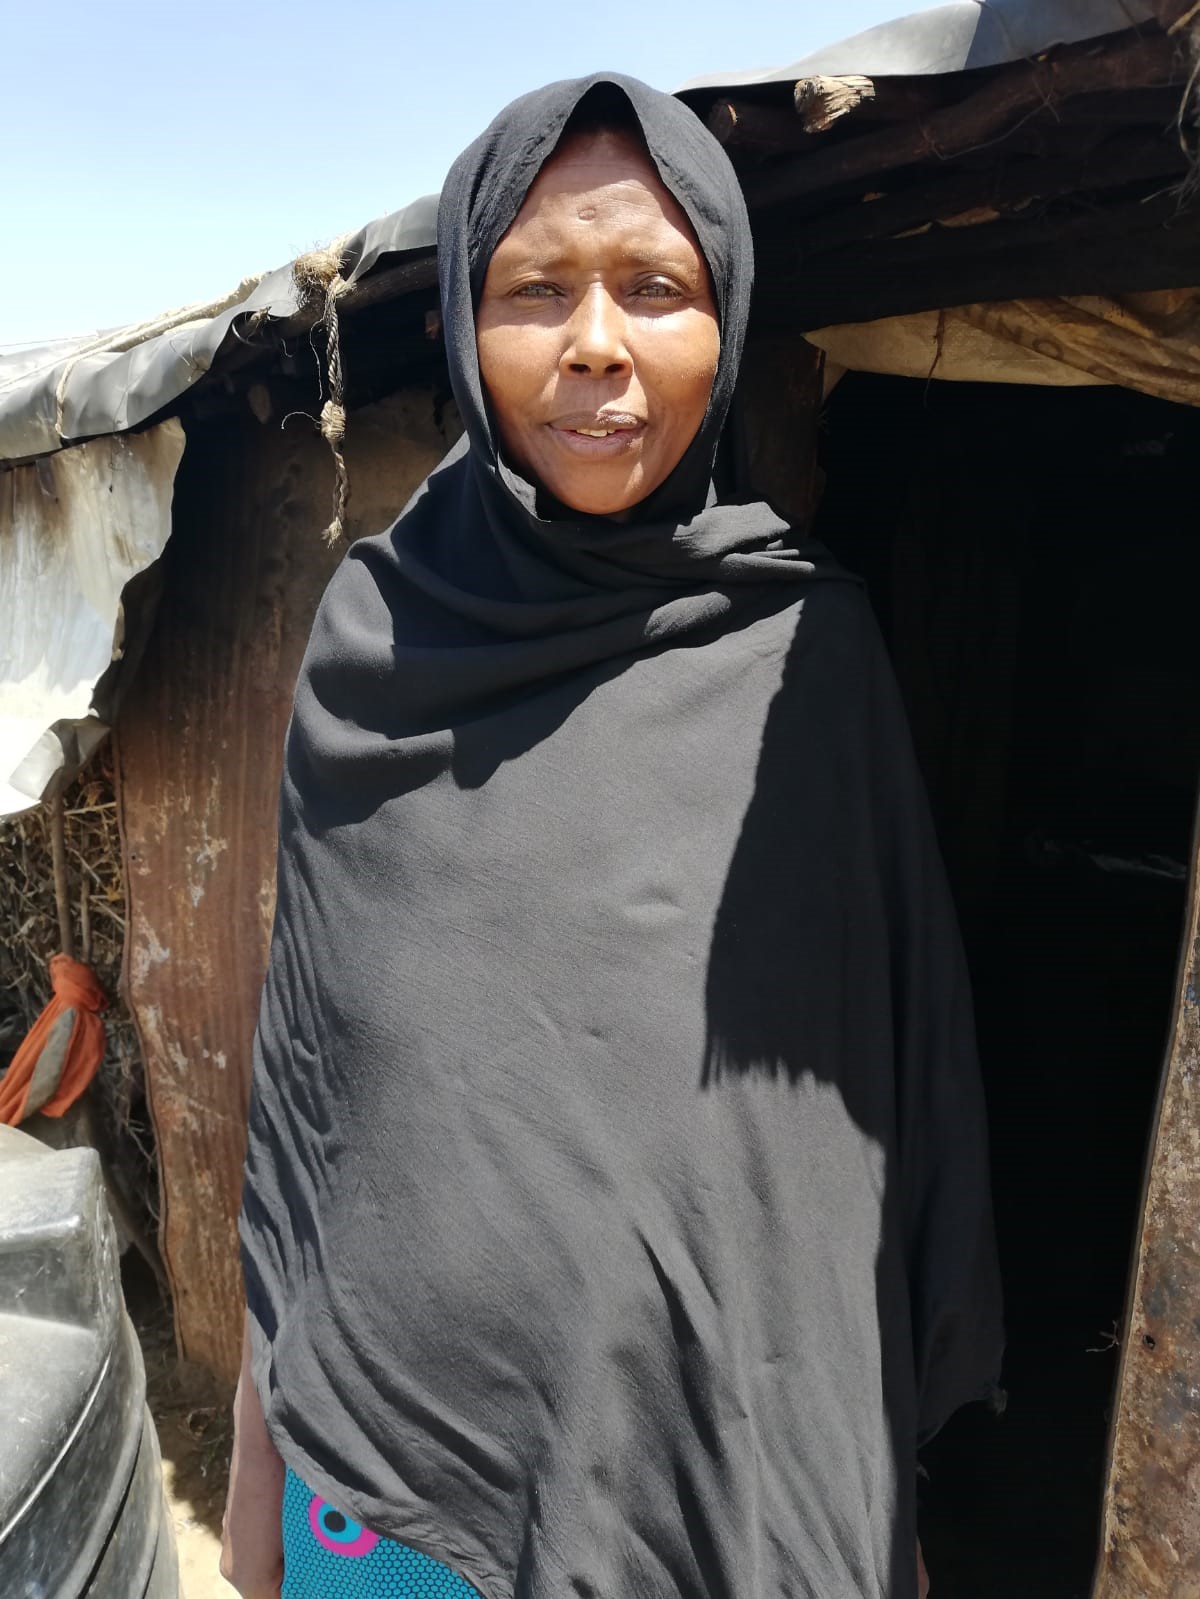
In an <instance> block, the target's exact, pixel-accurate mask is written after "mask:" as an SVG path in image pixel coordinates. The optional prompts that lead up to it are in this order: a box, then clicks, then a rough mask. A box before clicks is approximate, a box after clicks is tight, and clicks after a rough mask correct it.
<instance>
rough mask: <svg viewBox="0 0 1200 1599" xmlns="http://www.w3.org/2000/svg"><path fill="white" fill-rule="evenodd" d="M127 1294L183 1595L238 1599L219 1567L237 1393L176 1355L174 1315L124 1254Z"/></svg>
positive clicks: (192, 1598) (145, 1274) (194, 1598)
mask: <svg viewBox="0 0 1200 1599" xmlns="http://www.w3.org/2000/svg"><path fill="white" fill-rule="evenodd" d="M124 1276H125V1299H126V1303H127V1304H128V1306H129V1313H130V1316H131V1317H132V1318H133V1323H134V1326H135V1327H136V1328H137V1330H138V1336H139V1337H140V1339H141V1344H142V1352H143V1354H144V1356H145V1359H146V1399H147V1402H148V1404H149V1406H150V1412H151V1414H152V1415H153V1417H154V1420H155V1424H156V1426H157V1428H158V1441H159V1444H160V1445H161V1447H162V1456H163V1486H164V1487H165V1489H166V1494H167V1503H168V1504H169V1506H170V1508H171V1514H172V1516H173V1518H174V1522H175V1539H176V1543H177V1545H178V1549H179V1579H180V1586H179V1591H180V1599H236V1596H235V1593H234V1590H233V1589H232V1588H231V1587H230V1586H229V1584H228V1583H227V1582H225V1581H224V1580H223V1579H222V1577H221V1576H220V1573H219V1572H218V1571H217V1560H218V1557H219V1555H220V1548H221V1510H222V1507H223V1506H224V1503H225V1485H226V1481H227V1476H228V1468H229V1446H230V1442H231V1437H232V1432H231V1419H230V1404H231V1401H232V1397H233V1396H232V1394H231V1393H230V1392H228V1391H227V1390H223V1389H222V1388H221V1387H220V1386H219V1385H218V1384H217V1383H215V1382H214V1381H213V1379H212V1378H211V1377H209V1376H208V1375H207V1373H205V1372H203V1371H200V1370H199V1369H198V1368H196V1367H194V1366H190V1365H188V1364H187V1363H185V1362H181V1361H180V1360H179V1359H178V1357H177V1356H176V1353H175V1335H174V1330H173V1328H172V1326H171V1317H170V1312H169V1310H168V1309H167V1307H166V1306H165V1304H164V1303H163V1301H162V1299H161V1297H160V1295H159V1293H158V1290H157V1288H156V1286H155V1285H154V1282H153V1279H152V1278H151V1277H150V1275H149V1273H148V1272H145V1271H143V1270H140V1269H138V1267H137V1266H136V1265H135V1266H133V1267H132V1269H131V1267H130V1265H129V1257H128V1256H126V1268H125V1271H124Z"/></svg>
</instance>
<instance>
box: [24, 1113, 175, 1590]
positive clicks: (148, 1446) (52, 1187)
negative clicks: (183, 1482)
mask: <svg viewBox="0 0 1200 1599" xmlns="http://www.w3.org/2000/svg"><path fill="white" fill-rule="evenodd" d="M0 1594H3V1595H4V1599H178V1594H179V1573H178V1563H177V1560H176V1554H175V1535H174V1530H173V1528H172V1526H171V1521H170V1517H169V1515H168V1513H167V1509H166V1504H165V1501H164V1498H163V1489H162V1473H161V1462H160V1457H159V1452H158V1438H157V1436H156V1434H155V1431H154V1423H153V1421H152V1420H151V1419H150V1415H149V1412H148V1411H147V1409H146V1375H145V1370H144V1367H143V1365H142V1356H141V1350H140V1348H139V1347H138V1342H137V1338H136V1337H135V1335H134V1331H133V1327H132V1325H131V1324H130V1321H129V1317H128V1316H127V1315H126V1313H125V1305H124V1301H123V1299H122V1297H121V1283H120V1277H119V1275H118V1269H117V1247H116V1239H115V1236H114V1233H113V1226H112V1221H111V1219H110V1217H109V1214H108V1206H107V1203H106V1201H105V1198H104V1186H103V1183H102V1181H101V1176H100V1166H99V1162H98V1160H97V1158H96V1155H95V1152H94V1151H93V1150H90V1149H64V1150H47V1149H45V1148H43V1146H42V1145H41V1144H39V1143H37V1142H36V1140H34V1139H32V1138H29V1137H27V1136H26V1135H25V1134H23V1133H19V1132H15V1131H14V1130H13V1129H11V1128H8V1127H3V1126H0Z"/></svg>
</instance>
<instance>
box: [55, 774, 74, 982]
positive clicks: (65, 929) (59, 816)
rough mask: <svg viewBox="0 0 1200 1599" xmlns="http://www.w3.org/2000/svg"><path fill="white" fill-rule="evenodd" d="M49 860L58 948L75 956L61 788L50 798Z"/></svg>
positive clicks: (65, 953)
mask: <svg viewBox="0 0 1200 1599" xmlns="http://www.w3.org/2000/svg"><path fill="white" fill-rule="evenodd" d="M50 858H51V861H52V862H53V866H54V905H55V909H56V910H57V911H58V946H59V948H60V949H61V950H62V952H63V954H64V955H70V956H71V957H72V959H73V958H74V955H75V932H74V929H73V927H72V925H71V892H70V888H69V885H68V882H67V847H66V842H65V839H64V836H63V798H62V788H61V786H59V787H57V788H56V789H55V790H54V793H53V795H52V796H51V798H50Z"/></svg>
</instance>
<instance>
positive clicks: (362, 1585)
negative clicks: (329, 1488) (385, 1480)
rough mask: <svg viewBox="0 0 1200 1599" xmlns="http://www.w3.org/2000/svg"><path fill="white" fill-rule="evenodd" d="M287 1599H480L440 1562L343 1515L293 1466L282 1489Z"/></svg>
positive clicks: (284, 1589)
mask: <svg viewBox="0 0 1200 1599" xmlns="http://www.w3.org/2000/svg"><path fill="white" fill-rule="evenodd" d="M282 1599H479V1594H478V1593H477V1591H476V1590H475V1589H474V1588H472V1586H471V1584H470V1583H469V1582H467V1581H466V1580H465V1579H464V1578H462V1577H460V1576H459V1575H458V1573H457V1572H456V1571H451V1570H450V1567H449V1566H444V1565H443V1564H442V1562H441V1561H440V1560H433V1559H431V1558H430V1556H429V1555H422V1554H418V1553H417V1551H416V1550H415V1549H410V1548H409V1547H408V1545H407V1544H402V1543H393V1541H392V1540H391V1539H390V1538H381V1537H380V1536H379V1535H378V1533H374V1532H371V1531H369V1530H368V1529H367V1528H366V1527H364V1526H363V1525H362V1523H361V1522H358V1521H355V1520H353V1518H352V1517H350V1516H347V1515H344V1514H343V1513H342V1511H340V1510H338V1509H336V1508H335V1507H334V1506H333V1505H331V1504H330V1503H329V1501H328V1500H327V1499H322V1498H321V1496H320V1494H315V1493H313V1491H312V1489H311V1488H309V1487H306V1486H305V1484H304V1483H303V1482H302V1481H301V1480H300V1478H299V1477H297V1475H296V1473H295V1472H294V1471H292V1470H291V1468H290V1467H289V1469H288V1474H287V1478H286V1480H285V1482H284V1486H283V1592H282Z"/></svg>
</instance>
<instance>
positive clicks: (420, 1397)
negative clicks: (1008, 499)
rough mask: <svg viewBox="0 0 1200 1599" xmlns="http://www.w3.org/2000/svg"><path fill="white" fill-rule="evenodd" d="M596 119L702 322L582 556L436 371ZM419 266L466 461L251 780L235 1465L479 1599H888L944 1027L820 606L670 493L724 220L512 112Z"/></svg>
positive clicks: (988, 1367)
mask: <svg viewBox="0 0 1200 1599" xmlns="http://www.w3.org/2000/svg"><path fill="white" fill-rule="evenodd" d="M597 85H609V86H610V87H609V88H608V89H607V90H605V91H604V92H606V93H608V94H612V93H614V92H616V93H619V94H620V95H623V96H624V97H625V99H626V100H627V102H628V105H629V107H630V108H631V115H632V117H633V119H635V121H636V123H637V125H638V126H639V127H640V128H641V131H642V135H643V137H644V140H645V143H646V146H647V148H648V150H649V152H650V154H651V156H652V158H653V160H654V162H655V164H656V166H657V168H658V170H659V172H660V174H661V176H662V179H663V181H664V183H665V184H666V186H667V187H668V188H669V189H670V190H671V192H672V193H673V194H674V195H675V196H676V197H677V199H678V200H679V202H680V204H681V205H682V206H683V208H684V210H685V211H686V212H687V214H688V216H689V218H690V220H691V222H692V226H693V228H694V230H695V232H696V235H697V238H698V240H699V242H700V245H701V247H702V248H703V251H704V254H705V256H706V258H707V260H708V263H709V267H710V271H711V275H712V279H713V285H714V290H715V293H716V298H717V302H718V308H719V314H720V323H721V359H720V365H719V369H718V372H717V376H716V381H715V384H714V389H713V396H712V400H711V403H710V406H709V411H708V415H707V417H706V419H705V422H704V424H703V425H702V427H701V430H700V432H699V434H698V435H697V438H696V440H695V441H694V443H693V445H692V446H691V448H690V449H689V451H688V453H687V455H686V456H685V457H684V459H683V461H682V462H681V463H680V465H679V467H678V468H677V469H676V471H675V473H674V474H673V475H672V477H671V478H670V479H669V480H668V481H667V483H666V484H664V485H663V487H662V488H661V489H660V490H659V491H658V492H657V493H656V494H655V495H654V496H652V498H651V499H650V500H649V501H647V502H645V503H644V504H643V505H642V506H640V507H639V508H638V510H637V512H636V514H635V515H634V516H633V517H632V519H630V520H629V521H627V522H615V521H610V520H608V519H605V518H596V517H584V516H574V515H572V514H570V513H565V512H558V513H556V514H550V512H549V511H547V509H546V507H545V506H544V505H542V504H541V503H540V500H539V496H538V493H537V491H536V488H535V486H534V485H532V484H530V483H527V482H525V481H523V480H522V479H521V478H520V477H519V476H518V475H517V474H515V473H514V472H513V471H512V470H511V469H510V468H509V467H508V466H507V465H506V464H505V463H504V462H503V461H502V460H501V459H500V458H499V456H498V453H497V447H496V442H495V438H494V434H493V430H492V425H491V422H490V419H489V415H488V409H487V405H486V402H485V398H484V395H483V393H482V390H481V385H480V379H479V372H478V366H477V360H476V349H475V338H474V302H475V297H476V295H477V292H478V288H479V285H480V283H481V281H482V275H483V273H484V271H485V270H486V265H487V261H488V259H489V257H490V255H491V252H492V250H493V249H494V247H495V245H496V243H497V242H498V240H499V238H500V237H501V236H502V234H503V233H504V231H505V229H506V228H507V227H508V225H509V224H510V223H511V221H512V220H513V218H514V217H515V215H516V213H517V210H518V208H519V206H520V204H521V201H522V199H523V197H524V195H525V193H526V192H527V190H528V188H529V185H530V183H531V182H532V181H533V178H534V176H535V175H536V173H537V171H538V170H539V169H540V167H541V165H542V163H543V162H544V161H545V160H546V158H547V157H548V156H549V155H550V154H551V153H552V151H553V149H554V146H555V143H556V141H557V139H558V138H559V135H560V134H561V132H562V129H563V127H564V125H565V123H566V121H567V119H568V117H569V116H570V114H571V112H572V111H573V110H574V108H575V107H576V106H577V105H578V104H579V102H580V101H581V100H582V99H583V98H584V96H585V95H587V94H588V93H589V91H590V90H592V89H593V88H595V87H596V86H597ZM613 86H615V89H614V87H613ZM439 263H440V270H441V273H442V290H443V325H444V328H445V332H446V339H447V348H448V351H449V356H450V362H451V370H452V377H453V382H454V389H455V395H456V398H457V400H458V403H459V406H460V409H461V411H462V414H463V416H464V418H465V421H466V428H467V431H466V435H465V438H464V441H463V443H462V445H461V446H460V447H458V448H457V449H456V450H454V451H453V452H452V453H451V455H450V457H449V458H448V459H447V461H446V462H445V463H443V465H442V466H441V467H440V468H439V469H438V470H437V471H436V472H435V473H434V474H433V475H432V476H431V477H430V479H429V480H428V482H427V483H426V484H425V485H423V487H422V488H421V490H419V491H418V493H417V495H416V496H415V497H414V499H413V501H412V502H411V503H410V504H409V506H408V507H407V508H406V509H405V511H404V512H403V514H402V515H401V517H400V518H399V520H398V521H397V522H396V524H395V525H394V526H393V527H392V528H391V529H390V530H389V531H388V532H386V533H384V534H382V535H380V536H379V537H377V538H371V539H365V540H362V541H361V542H360V543H358V544H356V545H355V546H354V547H353V549H352V550H351V551H350V553H349V555H348V557H347V559H346V560H345V561H344V562H343V564H342V566H341V568H340V569H339V571H338V572H337V574H336V575H335V577H334V579H333V581H332V583H331V585H330V587H329V590H328V592H327V594H326V596H325V598H324V600H323V602H322V605H321V607H320V611H319V614H318V617H317V620H316V624H315V626H314V629H313V634H312V639H311V641H310V644H309V649H308V653H307V655H306V658H305V662H304V667H303V670H302V673H301V677H300V681H299V684H298V686H297V690H296V701H295V711H294V715H293V720H292V725H291V729H290V732H289V735H288V742H287V750H286V760H285V773H284V780H283V788H282V798H281V808H280V853H279V878H278V906H277V912H276V919H275V927H274V934H273V939H272V946H271V954H270V962H269V970H268V974H267V980H266V986H265V990H264V995H263V1003H262V1013H261V1020H260V1025H259V1030H258V1035H257V1040H256V1045H255V1067H254V1086H253V1096H252V1105H251V1116H250V1129H249V1154H248V1159H247V1168H246V1186H245V1196H244V1203H243V1213H242V1221H241V1235H242V1242H243V1260H244V1266H245V1274H246V1288H247V1298H248V1304H249V1310H250V1318H251V1330H252V1337H253V1344H254V1369H255V1379H256V1383H257V1386H258V1390H259V1394H260V1397H261V1399H262V1403H263V1408H264V1412H265V1414H266V1417H267V1423H268V1426H269V1429H270V1431H271V1435H272V1437H273V1438H274V1440H275V1442H276V1444H277V1446H278V1448H279V1450H280V1452H281V1453H282V1454H283V1456H284V1458H285V1459H286V1460H287V1461H288V1463H289V1464H290V1465H292V1466H293V1468H294V1469H295V1470H296V1471H297V1472H298V1473H299V1474H300V1475H301V1476H302V1477H304V1479H305V1480H306V1481H308V1482H310V1483H312V1484H313V1485H314V1487H315V1488H317V1489H318V1490H319V1491H321V1492H322V1493H324V1494H326V1495H327V1496H328V1497H329V1498H330V1499H331V1500H332V1501H333V1502H334V1503H335V1504H337V1505H338V1506H339V1507H341V1508H343V1509H345V1510H347V1511H349V1512H350V1513H351V1514H353V1515H354V1516H356V1517H358V1518H359V1519H361V1520H362V1521H364V1522H365V1523H367V1524H368V1525H369V1526H371V1527H373V1528H374V1529H376V1530H377V1531H379V1532H380V1533H382V1534H384V1535H386V1536H389V1537H392V1538H397V1539H400V1540H402V1541H404V1542H406V1543H409V1544H412V1545H414V1546H416V1547H417V1548H419V1549H421V1550H424V1551H425V1552H426V1553H428V1554H431V1555H433V1556H435V1557H436V1558H438V1559H441V1560H443V1561H445V1562H447V1563H448V1564H450V1565H451V1566H453V1567H455V1568H456V1569H457V1570H458V1571H460V1572H461V1573H462V1575H463V1576H465V1577H466V1578H467V1579H468V1580H469V1581H470V1582H471V1583H473V1584H474V1585H475V1586H476V1587H477V1588H478V1589H479V1590H480V1592H481V1593H482V1594H484V1595H485V1596H486V1599H510V1596H518V1595H519V1596H521V1599H568V1596H572V1595H577V1596H579V1599H643V1596H644V1599H670V1596H681V1599H702V1596H703V1599H718V1596H720V1599H733V1596H735V1595H736V1596H737V1599H768V1596H775V1595H787V1596H803V1599H876V1596H879V1599H882V1596H884V1595H886V1596H888V1599H911V1596H912V1595H913V1593H914V1592H915V1574H914V1573H915V1566H914V1552H913V1542H914V1538H915V1525H914V1506H913V1495H914V1476H915V1449H916V1445H917V1440H918V1437H919V1436H921V1435H925V1434H928V1433H930V1432H932V1431H933V1430H935V1429H936V1428H937V1427H938V1426H939V1425H940V1424H941V1422H942V1421H943V1420H944V1419H945V1417H946V1416H947V1415H948V1414H949V1412H950V1411H951V1410H953V1409H954V1408H955V1407H956V1406H957V1405H959V1404H961V1403H963V1402H964V1401H966V1400H968V1399H971V1398H974V1397H977V1396H979V1395H981V1394H982V1393H983V1392H984V1391H985V1390H986V1388H987V1387H988V1386H989V1385H990V1384H991V1383H992V1382H993V1381H994V1379H995V1375H996V1365H997V1361H998V1356H999V1346H1000V1328H999V1313H998V1295H997V1290H996V1276H995V1263H994V1258H993V1254H992V1243H991V1224H990V1216H989V1206H988V1195H987V1173H986V1158H985V1135H984V1127H983V1119H982V1107H981V1102H980V1094H979V1086H978V1081H977V1070H976V1065H975V1060H974V1053H973V1041H972V1023H971V1014H970V1002H969V996H968V992H967V985H966V979H965V974H964V969H963V962H962V957H961V953H960V950H959V945H958V938H957V933H956V931H955V925H954V918H953V913H952V910H951V907H950V904H949V901H948V896H947V893H946V889H945V885H944V882H943V878H942V871H941V866H940V863H939V860H938V856H937V850H936V845H935V843H934V841H933V838H932V833H931V830H930V825H929V821H928V817H927V814H926V807H925V802H924V798H923V795H922V792H921V786H920V782H919V779H918V777H917V775H916V772H915V768H914V763H913V757H912V753H911V750H910V747H909V741H908V736H907V732H906V729H905V725H904V719H903V715H902V712H901V710H900V707H899V705H898V702H897V697H896V693H895V690H894V685H893V683H892V679H891V675H890V671H889V668H888V665H887V662H886V659H885V657H884V653H883V650H882V647H881V645H880V643H879V640H878V637H877V634H876V632H875V628H874V624H873V622H872V620H871V617H870V614H869V611H868V608H867V605H866V601H865V599H864V596H863V594H862V591H861V589H860V588H859V586H858V585H857V584H856V583H854V582H853V581H851V580H848V579H847V578H846V576H845V574H843V573H841V572H839V571H838V570H837V568H836V567H835V566H834V565H833V564H832V563H831V562H830V561H829V558H828V557H827V556H826V555H824V554H823V552H822V551H821V550H820V548H819V547H818V546H816V545H815V544H813V543H812V542H811V541H810V540H808V539H807V538H805V537H804V536H802V535H801V534H799V533H797V532H796V531H795V530H792V529H789V527H788V526H787V524H786V523H785V522H784V521H782V520H781V519H780V518H779V517H778V516H777V515H776V514H775V513H774V512H773V511H772V510H771V508H770V507H768V506H766V505H764V504H762V503H752V504H735V503H721V502H720V501H719V499H718V497H717V495H716V492H715V490H714V489H713V487H712V474H713V463H714V458H715V453H716V448H717V441H718V438H719V436H720V433H721V429H722V426H723V425H724V421H725V416H726V412H727V410H728V407H729V403H730V399H731V397H732V393H733V388H734V384H735V381H736V376H737V368H738V362H739V359H740V352H741V344H742V338H743V334H744V330H745V325H746V317H747V311H748V306H749V297H750V288H751V275H752V265H751V248H750V235H749V229H748V225H747V221H746V213H745V208H744V205H743V203H742V199H741V195H740V192H739V190H738V186H737V181H736V178H735V176H734V174H733V172H732V169H731V168H730V166H729V163H728V161H727V159H726V157H725V155H724V153H723V151H722V150H721V149H720V147H719V146H718V145H717V144H716V143H715V141H714V140H712V139H711V138H710V137H709V135H708V133H707V132H706V130H705V129H704V128H703V127H702V126H701V124H700V123H699V122H698V121H697V120H696V119H695V117H694V116H693V114H692V113H691V112H690V111H689V110H687V109H686V108H685V107H684V106H683V105H681V104H680V103H679V102H678V101H676V100H674V99H672V98H670V97H669V96H666V95H661V94H658V93H656V92H654V91H652V90H650V89H648V88H646V87H645V86H644V85H642V84H639V83H636V82H634V81H633V80H630V79H626V78H621V77H617V76H613V75H607V74H602V75H598V76H597V77H594V78H588V79H583V80H579V81H577V82H572V83H563V84H555V85H552V86H551V87H549V88H547V89H544V90H541V91H539V92H538V93H536V94H534V95H531V96H528V97H526V98H525V99H523V100H520V101H517V102H516V103H515V104H514V105H512V106H510V107H509V108H508V109H507V110H506V111H505V112H504V113H502V114H501V116H500V117H499V118H498V119H497V121H496V122H495V123H494V124H493V125H492V127H491V128H489V129H488V131H487V132H486V133H485V134H484V135H483V136H482V138H481V139H480V140H478V141H477V142H476V144H474V145H472V146H471V148H470V149H468V150H467V151H466V152H465V153H464V155H463V156H462V157H461V158H460V159H459V161H458V162H457V164H456V165H455V167H454V169H453V171H452V172H451V174H450V177H449V180H448V182H447V184H446V187H445V190H444V192H443V197H442V205H441V214H440V219H439Z"/></svg>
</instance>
